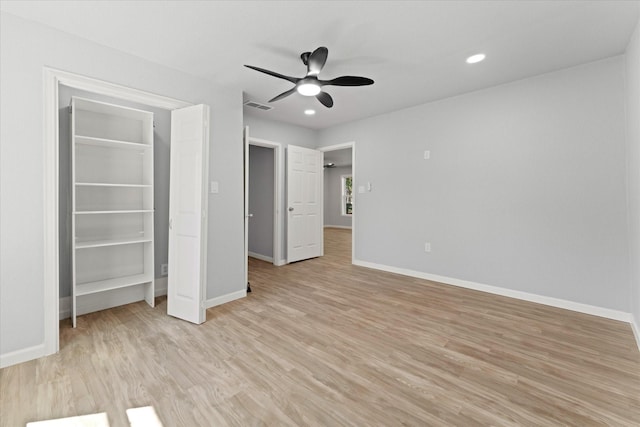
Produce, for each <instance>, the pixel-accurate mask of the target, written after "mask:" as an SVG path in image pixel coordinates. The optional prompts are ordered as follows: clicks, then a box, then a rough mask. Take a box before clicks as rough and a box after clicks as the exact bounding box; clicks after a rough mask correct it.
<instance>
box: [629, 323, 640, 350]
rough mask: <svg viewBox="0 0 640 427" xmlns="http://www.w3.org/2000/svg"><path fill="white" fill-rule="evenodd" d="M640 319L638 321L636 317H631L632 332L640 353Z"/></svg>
mask: <svg viewBox="0 0 640 427" xmlns="http://www.w3.org/2000/svg"><path fill="white" fill-rule="evenodd" d="M639 320H640V319H636V318H635V317H634V316H631V322H630V323H631V330H632V331H633V336H634V337H635V338H636V344H638V351H640V327H639V326H638V321H639Z"/></svg>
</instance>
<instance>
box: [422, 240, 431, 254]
mask: <svg viewBox="0 0 640 427" xmlns="http://www.w3.org/2000/svg"><path fill="white" fill-rule="evenodd" d="M424 251H425V252H431V243H429V242H427V243H425V244H424Z"/></svg>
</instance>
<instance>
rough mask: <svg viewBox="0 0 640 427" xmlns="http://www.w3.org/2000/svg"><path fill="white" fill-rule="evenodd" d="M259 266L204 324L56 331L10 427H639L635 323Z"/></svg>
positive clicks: (304, 266)
mask: <svg viewBox="0 0 640 427" xmlns="http://www.w3.org/2000/svg"><path fill="white" fill-rule="evenodd" d="M326 252H327V253H326V256H325V257H323V258H319V259H314V260H309V261H305V262H300V263H295V264H292V265H289V266H285V267H277V268H276V267H273V266H272V265H270V264H268V263H265V262H263V261H258V260H253V259H252V260H251V262H250V279H251V286H252V288H253V293H251V294H249V296H248V297H247V298H245V299H242V300H238V301H234V302H232V303H229V304H226V305H224V306H220V307H215V308H212V309H209V310H208V313H207V318H208V321H207V322H206V323H205V324H203V325H200V326H195V325H191V324H188V323H186V322H182V321H179V320H176V319H173V318H170V317H168V316H166V314H165V313H166V301H164V300H163V299H161V300H160V301H159V304H158V306H157V307H156V308H155V309H152V308H149V307H148V306H147V305H146V304H145V303H144V302H141V303H137V304H131V305H128V306H124V307H120V308H116V309H112V310H107V311H103V312H99V313H93V314H90V315H86V316H82V317H80V318H79V319H78V328H77V329H75V330H74V329H71V328H70V327H69V322H66V321H65V322H63V323H62V329H61V351H60V353H59V354H57V355H53V356H50V357H47V358H43V359H40V360H37V361H32V362H27V363H23V364H20V365H17V366H13V367H9V368H5V369H3V370H2V371H1V372H0V417H1V420H2V422H1V425H2V426H12V427H13V426H24V424H25V423H26V422H27V421H34V420H41V419H46V418H54V417H56V418H57V417H67V416H72V415H80V414H87V413H94V412H102V411H104V412H107V414H108V416H109V420H110V421H111V425H112V426H127V425H128V423H127V418H126V415H125V410H126V409H127V408H130V407H137V406H147V405H153V406H154V407H155V409H156V411H157V413H158V416H159V418H160V419H161V420H162V422H163V423H164V425H165V427H171V426H225V425H238V426H261V425H264V426H280V425H291V426H294V425H295V426H300V425H314V426H316V425H318V426H340V425H353V426H368V425H375V426H397V425H414V426H426V425H434V426H440V425H443V426H444V425H447V426H450V425H458V426H473V425H509V426H512V425H527V426H545V425H549V426H557V425H575V426H592V425H610V426H632V425H633V426H638V425H640V352H638V349H637V347H636V344H635V342H634V339H633V335H632V332H631V329H630V327H629V325H628V324H625V323H622V322H616V321H611V320H606V319H602V318H598V317H593V316H588V315H583V314H579V313H574V312H570V311H564V310H560V309H555V308H551V307H546V306H542V305H537V304H531V303H526V302H522V301H517V300H513V299H509V298H503V297H498V296H494V295H488V294H483V293H481V292H475V291H470V290H465V289H460V288H456V287H452V286H446V285H440V284H436V283H432V282H428V281H423V280H417V279H412V278H408V277H403V276H399V275H394V274H387V273H383V272H379V271H375V270H368V269H365V268H360V267H355V266H352V265H350V233H349V231H348V230H335V229H331V230H327V232H326Z"/></svg>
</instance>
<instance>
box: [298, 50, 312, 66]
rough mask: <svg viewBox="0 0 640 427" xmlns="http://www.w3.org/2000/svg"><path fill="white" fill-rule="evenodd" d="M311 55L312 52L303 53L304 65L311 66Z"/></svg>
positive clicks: (301, 57) (301, 56)
mask: <svg viewBox="0 0 640 427" xmlns="http://www.w3.org/2000/svg"><path fill="white" fill-rule="evenodd" d="M310 55H311V52H302V54H301V55H300V59H302V63H303V64H304V65H307V66H308V65H309V56H310Z"/></svg>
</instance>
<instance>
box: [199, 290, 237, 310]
mask: <svg viewBox="0 0 640 427" xmlns="http://www.w3.org/2000/svg"><path fill="white" fill-rule="evenodd" d="M246 296H247V290H246V289H243V290H241V291H236V292H231V293H229V294H225V295H221V296H219V297H215V298H211V299H208V300H207V302H206V307H207V308H211V307H215V306H217V305H222V304H225V303H228V302H231V301H235V300H237V299H240V298H244V297H246Z"/></svg>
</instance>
